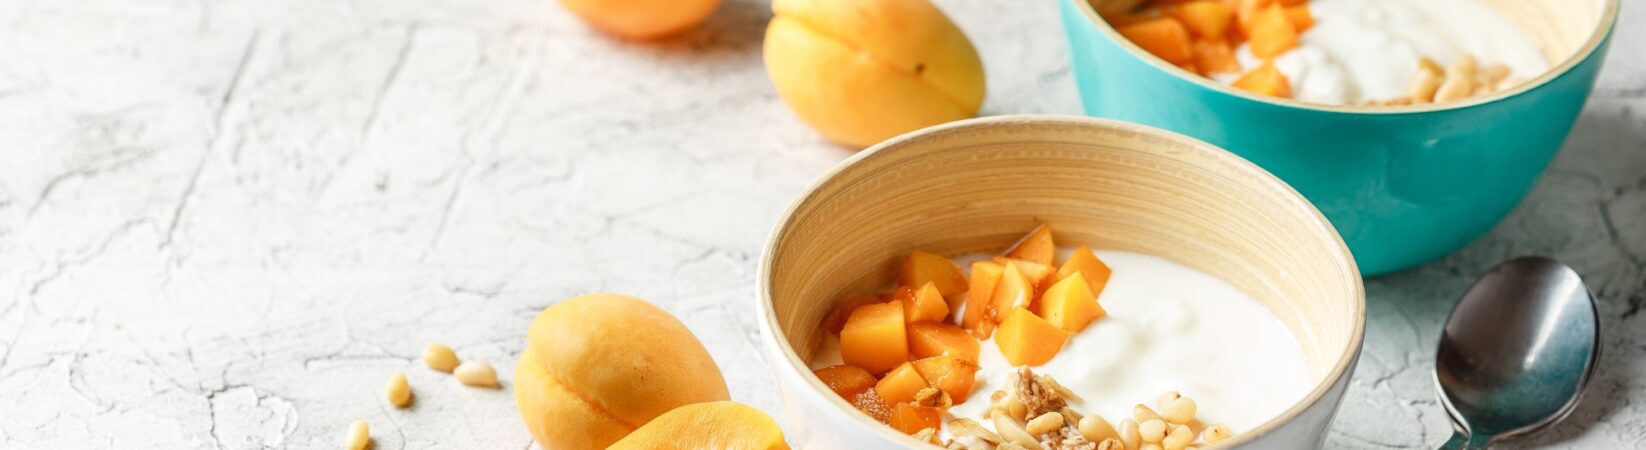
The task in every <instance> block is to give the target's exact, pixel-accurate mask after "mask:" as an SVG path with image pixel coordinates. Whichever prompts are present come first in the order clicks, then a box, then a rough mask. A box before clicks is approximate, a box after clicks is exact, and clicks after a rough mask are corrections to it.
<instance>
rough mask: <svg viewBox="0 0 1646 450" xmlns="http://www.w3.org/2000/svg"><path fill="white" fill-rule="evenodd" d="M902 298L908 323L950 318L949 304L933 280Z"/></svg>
mask: <svg viewBox="0 0 1646 450" xmlns="http://www.w3.org/2000/svg"><path fill="white" fill-rule="evenodd" d="M902 300H903V320H904V321H907V322H908V323H915V322H942V321H944V320H945V319H948V318H949V304H948V303H945V302H944V301H943V294H941V293H938V292H937V285H935V284H932V283H931V282H927V283H926V285H925V286H921V287H920V289H918V290H915V291H914V294H913V295H910V296H908V297H904V298H903V299H902Z"/></svg>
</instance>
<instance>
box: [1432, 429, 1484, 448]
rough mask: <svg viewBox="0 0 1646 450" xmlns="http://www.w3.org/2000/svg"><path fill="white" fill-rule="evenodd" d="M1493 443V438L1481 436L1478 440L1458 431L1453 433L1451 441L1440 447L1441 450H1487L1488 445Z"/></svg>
mask: <svg viewBox="0 0 1646 450" xmlns="http://www.w3.org/2000/svg"><path fill="white" fill-rule="evenodd" d="M1491 442H1492V437H1491V436H1480V437H1479V438H1478V439H1476V438H1474V437H1471V436H1469V433H1467V432H1465V431H1463V430H1456V431H1453V432H1452V439H1451V440H1448V441H1446V443H1445V444H1441V445H1440V450H1486V444H1489V443H1491Z"/></svg>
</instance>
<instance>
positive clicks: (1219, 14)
mask: <svg viewBox="0 0 1646 450" xmlns="http://www.w3.org/2000/svg"><path fill="white" fill-rule="evenodd" d="M1166 14H1168V15H1170V16H1172V17H1173V18H1175V19H1177V20H1178V21H1179V22H1183V27H1184V28H1187V29H1189V33H1191V34H1194V35H1195V36H1196V37H1199V38H1202V39H1223V36H1226V35H1228V33H1229V27H1230V26H1233V25H1234V20H1235V11H1234V7H1233V6H1230V5H1229V4H1228V3H1224V2H1223V1H1222V0H1194V1H1190V2H1186V3H1183V4H1181V5H1175V6H1172V7H1170V8H1167V9H1166Z"/></svg>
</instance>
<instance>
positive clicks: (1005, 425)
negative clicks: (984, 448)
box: [994, 414, 1044, 450]
mask: <svg viewBox="0 0 1646 450" xmlns="http://www.w3.org/2000/svg"><path fill="white" fill-rule="evenodd" d="M994 432H995V433H997V434H999V435H1000V439H1001V440H1003V441H1005V442H1004V443H1011V444H1017V445H1019V446H1022V447H1023V448H1026V449H1032V450H1044V449H1042V448H1041V447H1040V442H1039V441H1036V440H1035V438H1034V436H1032V435H1030V434H1029V431H1028V430H1025V429H1023V425H1019V424H1018V423H1017V421H1016V420H1013V419H1012V418H1010V417H1006V416H1004V415H1000V414H995V415H994Z"/></svg>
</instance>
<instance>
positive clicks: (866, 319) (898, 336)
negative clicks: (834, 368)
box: [840, 302, 909, 373]
mask: <svg viewBox="0 0 1646 450" xmlns="http://www.w3.org/2000/svg"><path fill="white" fill-rule="evenodd" d="M903 323H904V322H903V304H902V303H898V302H888V303H874V304H869V305H863V306H859V307H858V308H857V310H856V311H852V315H851V316H850V317H847V318H846V326H845V327H843V328H841V329H840V359H842V360H845V362H846V364H850V365H853V366H857V367H862V368H863V370H867V371H869V373H883V372H885V371H887V370H891V369H892V368H894V367H897V365H898V364H902V363H903V362H905V361H908V360H909V341H908V336H907V335H906V333H905V332H904V328H903Z"/></svg>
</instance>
